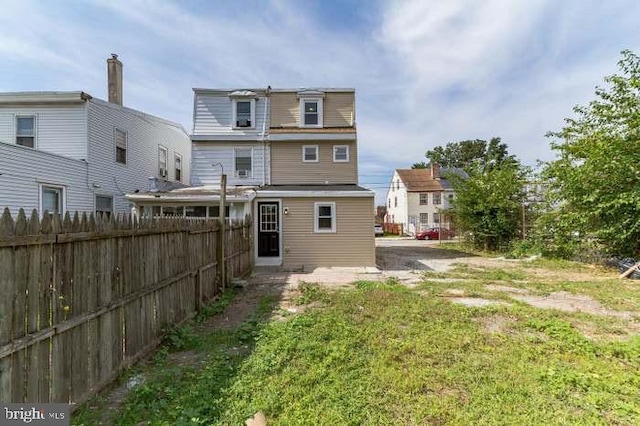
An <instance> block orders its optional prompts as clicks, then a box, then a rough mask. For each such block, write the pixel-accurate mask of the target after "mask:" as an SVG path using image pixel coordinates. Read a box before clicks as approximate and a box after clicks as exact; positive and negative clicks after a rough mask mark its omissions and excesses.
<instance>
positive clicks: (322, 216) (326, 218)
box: [314, 203, 336, 232]
mask: <svg viewBox="0 0 640 426" xmlns="http://www.w3.org/2000/svg"><path fill="white" fill-rule="evenodd" d="M314 232H336V203H314Z"/></svg>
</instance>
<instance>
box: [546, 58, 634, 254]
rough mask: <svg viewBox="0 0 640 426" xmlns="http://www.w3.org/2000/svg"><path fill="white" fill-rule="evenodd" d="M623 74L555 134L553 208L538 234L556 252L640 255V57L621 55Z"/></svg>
mask: <svg viewBox="0 0 640 426" xmlns="http://www.w3.org/2000/svg"><path fill="white" fill-rule="evenodd" d="M618 66H619V69H620V71H621V74H620V75H612V76H609V77H606V78H605V82H606V83H608V87H606V88H602V87H597V88H596V91H595V94H596V99H595V100H593V101H591V102H590V103H589V104H588V105H587V106H576V107H575V108H574V112H575V114H576V116H575V118H568V119H566V120H565V121H566V126H565V127H564V128H563V129H562V130H561V131H559V132H553V133H550V134H549V135H548V136H550V137H552V138H554V139H555V140H554V141H553V142H552V144H551V147H552V149H553V150H554V151H555V152H556V156H557V157H556V159H555V160H554V161H551V162H549V163H547V164H546V166H545V168H544V172H543V176H545V177H546V179H547V180H548V182H549V189H550V190H549V193H548V195H547V197H548V200H549V201H550V204H551V206H552V207H553V208H552V209H551V211H550V212H549V213H547V214H546V216H545V217H544V218H543V219H542V220H541V221H540V224H539V227H538V228H539V229H538V231H539V233H541V234H542V235H543V237H545V238H547V239H548V240H549V241H551V242H553V243H556V244H557V245H562V244H564V245H565V247H566V245H567V244H569V243H571V242H572V241H575V238H576V237H579V238H580V239H581V240H583V241H584V240H585V239H586V240H590V241H596V242H597V243H598V244H599V245H600V246H601V248H603V249H604V250H605V251H606V252H608V253H611V254H616V255H633V256H637V255H639V254H640V58H639V57H638V56H637V55H635V54H633V53H632V52H630V51H628V50H627V51H623V52H622V59H621V60H620V61H619V62H618Z"/></svg>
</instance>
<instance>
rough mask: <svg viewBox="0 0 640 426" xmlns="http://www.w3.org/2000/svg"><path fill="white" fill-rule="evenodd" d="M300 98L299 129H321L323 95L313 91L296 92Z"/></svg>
mask: <svg viewBox="0 0 640 426" xmlns="http://www.w3.org/2000/svg"><path fill="white" fill-rule="evenodd" d="M298 98H300V127H322V125H323V120H322V103H323V99H324V93H323V92H318V91H314V90H306V91H303V92H298Z"/></svg>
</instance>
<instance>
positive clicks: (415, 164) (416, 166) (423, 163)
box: [411, 161, 430, 169]
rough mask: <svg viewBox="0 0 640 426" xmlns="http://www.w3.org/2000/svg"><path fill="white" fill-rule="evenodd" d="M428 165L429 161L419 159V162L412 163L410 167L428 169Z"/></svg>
mask: <svg viewBox="0 0 640 426" xmlns="http://www.w3.org/2000/svg"><path fill="white" fill-rule="evenodd" d="M429 166H430V164H429V163H427V162H424V161H421V162H419V163H413V165H412V166H411V168H412V169H428V168H429Z"/></svg>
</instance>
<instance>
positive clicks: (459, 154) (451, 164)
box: [414, 137, 516, 170]
mask: <svg viewBox="0 0 640 426" xmlns="http://www.w3.org/2000/svg"><path fill="white" fill-rule="evenodd" d="M425 157H427V159H428V160H429V163H436V164H439V165H440V166H441V167H447V168H461V169H464V170H468V169H469V170H470V169H471V168H472V167H473V166H474V165H476V164H481V165H483V166H485V167H486V166H496V165H499V164H502V163H504V162H514V161H516V160H515V157H514V156H513V155H509V153H508V150H507V144H506V143H503V142H502V141H501V140H500V138H497V137H496V138H491V140H490V141H489V142H487V141H484V140H481V139H474V140H466V141H460V142H449V143H448V144H447V145H446V146H445V147H442V146H437V147H435V148H434V149H431V150H429V151H427V152H426V154H425ZM416 164H420V163H416ZM414 166H415V164H414ZM414 168H416V167H414Z"/></svg>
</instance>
